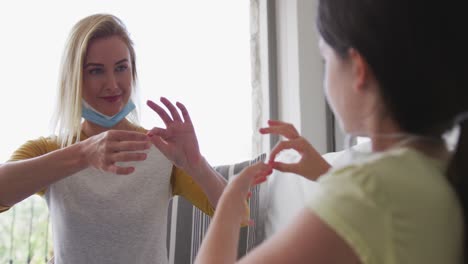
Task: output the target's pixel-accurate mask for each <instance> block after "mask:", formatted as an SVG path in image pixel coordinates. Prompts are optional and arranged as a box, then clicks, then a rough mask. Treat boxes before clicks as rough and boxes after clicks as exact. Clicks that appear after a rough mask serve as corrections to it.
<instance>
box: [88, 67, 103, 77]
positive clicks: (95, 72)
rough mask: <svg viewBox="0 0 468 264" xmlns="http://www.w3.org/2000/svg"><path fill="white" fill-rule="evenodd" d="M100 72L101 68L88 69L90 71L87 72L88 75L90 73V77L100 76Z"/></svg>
mask: <svg viewBox="0 0 468 264" xmlns="http://www.w3.org/2000/svg"><path fill="white" fill-rule="evenodd" d="M102 72H103V70H102V69H101V68H94V69H90V70H89V73H90V74H91V75H96V74H100V73H102Z"/></svg>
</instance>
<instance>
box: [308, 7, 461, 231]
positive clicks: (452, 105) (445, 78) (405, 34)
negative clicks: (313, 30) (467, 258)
mask: <svg viewBox="0 0 468 264" xmlns="http://www.w3.org/2000/svg"><path fill="white" fill-rule="evenodd" d="M464 10H465V4H464V1H461V0H448V1H435V0H427V1H411V0H409V1H408V0H319V6H318V14H317V28H318V31H319V33H320V35H321V37H322V38H323V40H324V41H325V42H326V43H327V44H328V45H329V46H330V47H332V48H333V49H334V51H335V52H336V53H337V54H339V55H340V56H341V57H343V58H346V56H347V53H348V51H349V49H350V48H353V49H355V50H357V51H358V52H359V53H360V54H361V55H362V56H363V57H364V59H365V60H366V62H367V63H368V65H369V67H370V69H371V71H372V73H373V74H374V76H375V78H376V80H377V82H378V83H379V88H380V93H381V97H382V101H383V104H384V108H385V109H386V111H387V112H388V114H390V116H391V117H393V119H394V120H395V121H396V122H397V123H398V124H399V126H400V127H401V129H402V130H404V131H406V132H408V133H413V134H419V135H425V136H431V137H437V138H439V137H440V136H441V134H442V133H443V132H445V131H447V130H448V129H450V128H452V127H453V125H454V120H455V119H456V117H457V116H460V114H461V113H463V112H465V113H466V111H468V63H467V62H468V60H467V58H468V53H467V52H466V49H467V48H468V41H467V38H466V37H465V36H464V35H465V34H466V33H465V32H466V28H465V25H466V23H465V16H466V15H465V14H464V13H463V12H464ZM460 127H461V134H460V137H459V141H458V145H457V148H456V150H455V154H454V156H453V158H452V161H451V163H450V165H449V168H448V177H449V179H450V181H451V182H452V183H453V185H454V188H455V189H456V190H457V193H458V195H459V198H460V200H461V202H462V205H463V208H464V212H465V214H466V213H467V212H468V210H467V209H468V206H467V205H468V196H467V191H468V182H467V180H465V178H464V177H463V176H465V177H468V120H467V121H464V122H461V124H460ZM463 158H465V159H467V160H466V161H463ZM465 221H466V220H465ZM466 226H468V225H466ZM467 229H468V228H467ZM465 238H466V235H465Z"/></svg>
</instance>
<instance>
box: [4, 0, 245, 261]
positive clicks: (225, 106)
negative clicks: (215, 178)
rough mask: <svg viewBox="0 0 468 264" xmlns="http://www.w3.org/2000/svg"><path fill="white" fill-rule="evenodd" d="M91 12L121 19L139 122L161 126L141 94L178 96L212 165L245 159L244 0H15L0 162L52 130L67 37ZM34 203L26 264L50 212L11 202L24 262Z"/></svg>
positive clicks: (7, 222) (7, 7) (39, 255)
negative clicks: (131, 58)
mask: <svg viewBox="0 0 468 264" xmlns="http://www.w3.org/2000/svg"><path fill="white" fill-rule="evenodd" d="M57 10H58V11H57ZM98 12H106V13H112V14H115V15H117V16H118V17H120V18H121V19H122V20H123V21H124V23H125V24H126V25H127V27H128V30H129V32H130V34H131V37H132V38H133V40H134V43H135V49H136V53H137V55H136V56H137V67H138V75H139V89H140V99H141V100H140V106H141V109H142V111H140V117H141V124H142V125H143V126H144V127H146V128H151V127H153V126H163V123H162V122H161V121H160V120H159V117H158V116H157V114H155V113H153V112H152V110H151V109H149V108H148V107H147V106H146V105H145V101H146V99H152V100H158V99H159V97H160V96H166V97H168V98H169V99H170V100H173V101H176V100H180V101H181V102H182V103H184V104H185V105H186V106H187V108H188V110H189V112H190V114H191V117H192V120H193V122H194V125H195V129H196V132H197V135H198V139H199V144H200V148H201V151H202V153H203V154H204V156H205V157H206V158H207V160H208V161H209V162H210V163H211V164H212V165H221V164H230V163H235V162H238V161H243V160H246V159H250V158H252V143H251V141H252V133H253V131H252V106H251V83H250V40H249V38H250V32H249V30H250V29H249V23H250V22H249V2H248V1H219V0H203V1H190V0H183V1H163V0H158V1H151V2H149V1H140V0H138V1H131V2H129V1H117V0H114V1H93V0H83V1H77V2H69V1H67V2H64V1H59V0H54V1H52V0H50V1H40V2H38V1H33V0H20V1H10V2H5V3H3V4H2V8H0V25H1V26H0V27H1V30H2V35H3V36H4V37H3V41H1V42H0V56H1V58H2V63H1V64H0V72H2V88H1V89H2V92H3V96H1V97H0V111H1V112H2V113H3V124H4V126H3V128H4V129H3V131H2V138H1V139H0V140H1V144H0V145H1V149H0V162H5V161H6V160H7V159H8V158H9V156H10V155H11V153H12V152H13V151H14V150H15V149H16V148H17V147H19V146H20V145H21V144H23V143H24V142H25V141H26V140H29V139H35V138H37V137H39V136H47V135H49V133H50V132H49V131H50V130H49V121H50V117H51V116H52V112H53V110H54V108H53V107H54V105H55V101H54V100H55V94H56V84H57V79H58V72H59V62H60V58H61V55H62V50H63V47H64V44H65V41H66V38H67V36H68V33H69V31H70V29H71V27H72V26H73V24H75V23H76V22H77V21H78V20H79V19H81V18H83V17H85V16H87V15H91V14H94V13H98ZM18 14H21V15H18ZM33 199H37V201H35V202H34V207H33V209H34V213H35V217H38V218H37V219H38V220H34V221H33V222H32V226H33V235H32V237H33V240H34V239H36V238H35V237H34V236H41V237H38V238H37V239H36V240H37V242H34V243H36V244H37V245H40V246H38V247H37V248H34V249H33V250H32V254H31V255H32V257H33V261H32V263H43V262H42V261H43V259H44V250H46V249H45V248H44V242H43V241H44V239H45V238H44V235H45V233H46V232H42V231H43V230H46V229H47V226H46V224H45V223H46V221H45V219H46V218H47V212H46V209H45V208H46V207H45V205H44V202H43V200H42V199H40V198H38V197H35V198H29V199H27V200H25V201H23V202H22V203H21V204H20V205H18V206H17V207H16V210H15V212H16V213H15V217H16V222H15V226H14V246H15V247H14V249H15V252H13V259H14V260H16V261H25V260H26V259H27V252H28V247H29V245H28V240H29V241H30V240H31V239H29V238H27V239H26V236H29V231H28V228H29V217H30V211H31V205H32V203H33V202H32V201H33ZM13 212H14V211H13V210H9V211H7V212H5V213H3V214H0V230H1V231H0V262H6V261H7V260H9V258H10V251H9V250H10V248H11V243H10V229H11V224H12V217H13ZM40 219H42V220H40ZM23 221H25V222H23ZM41 221H42V222H41ZM40 232H42V233H43V234H42V235H41V234H39V233H40ZM23 236H24V237H23ZM49 238H50V236H49ZM36 240H34V241H36ZM31 246H32V247H35V244H33V245H31ZM50 247H51V246H50V245H49V248H50Z"/></svg>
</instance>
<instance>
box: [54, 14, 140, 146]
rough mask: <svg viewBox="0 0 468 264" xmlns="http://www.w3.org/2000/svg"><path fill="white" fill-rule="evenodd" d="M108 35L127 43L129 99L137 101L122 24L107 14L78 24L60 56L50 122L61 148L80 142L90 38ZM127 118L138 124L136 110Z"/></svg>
mask: <svg viewBox="0 0 468 264" xmlns="http://www.w3.org/2000/svg"><path fill="white" fill-rule="evenodd" d="M110 36H119V37H120V38H121V39H122V40H123V41H124V42H125V43H126V44H127V47H128V50H129V52H130V57H131V58H130V59H131V67H132V79H133V80H132V100H133V101H134V102H137V100H136V98H135V96H136V87H137V71H136V65H135V50H134V48H133V42H132V40H131V39H130V36H129V33H128V31H127V29H126V27H125V25H124V24H123V22H122V21H121V20H120V19H119V18H117V17H116V16H113V15H110V14H95V15H91V16H88V17H86V18H84V19H82V20H80V21H78V23H76V24H75V26H74V27H73V28H72V30H71V32H70V35H69V37H68V40H67V44H66V45H65V49H64V52H63V55H62V62H61V68H60V75H59V83H58V96H57V104H56V109H55V113H54V116H53V119H52V127H53V129H54V134H55V135H56V137H57V138H56V139H57V142H58V143H59V144H61V146H62V147H65V146H70V145H71V144H73V143H74V142H76V141H79V140H80V134H81V120H82V119H81V118H82V117H81V101H82V89H83V64H84V61H85V58H86V51H87V49H88V45H89V43H90V41H91V40H93V39H97V38H106V37H110ZM129 118H130V120H131V121H132V122H133V123H138V114H137V111H136V110H134V111H133V112H132V113H131V114H130V116H129Z"/></svg>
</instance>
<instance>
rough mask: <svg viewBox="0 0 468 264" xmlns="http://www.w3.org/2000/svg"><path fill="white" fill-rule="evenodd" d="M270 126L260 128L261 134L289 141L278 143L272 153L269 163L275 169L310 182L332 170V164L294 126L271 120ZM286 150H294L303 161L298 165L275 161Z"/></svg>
mask: <svg viewBox="0 0 468 264" xmlns="http://www.w3.org/2000/svg"><path fill="white" fill-rule="evenodd" d="M268 125H269V126H268V127H265V128H260V133H261V134H276V135H281V136H283V137H285V138H286V139H287V140H283V141H280V142H278V144H277V145H276V146H275V147H274V148H273V150H272V151H271V153H270V159H269V161H268V162H269V163H270V164H271V165H272V166H273V169H276V170H279V171H282V172H292V173H295V174H299V175H302V176H304V177H306V178H308V179H309V180H316V179H317V178H318V177H319V176H321V175H322V174H324V173H325V172H327V171H328V169H330V167H331V166H330V164H328V162H327V161H326V160H325V159H323V157H322V155H320V153H318V152H317V150H315V148H314V147H312V145H311V144H310V143H309V142H308V141H307V140H306V139H305V138H303V137H301V135H300V134H299V132H297V130H296V128H295V127H294V126H293V125H292V124H289V123H285V122H281V121H276V120H269V121H268ZM286 149H294V150H295V151H297V152H298V153H299V154H300V155H301V159H300V160H299V161H298V162H297V163H283V162H277V161H275V158H276V156H277V155H278V154H279V153H280V152H281V151H283V150H286Z"/></svg>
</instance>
